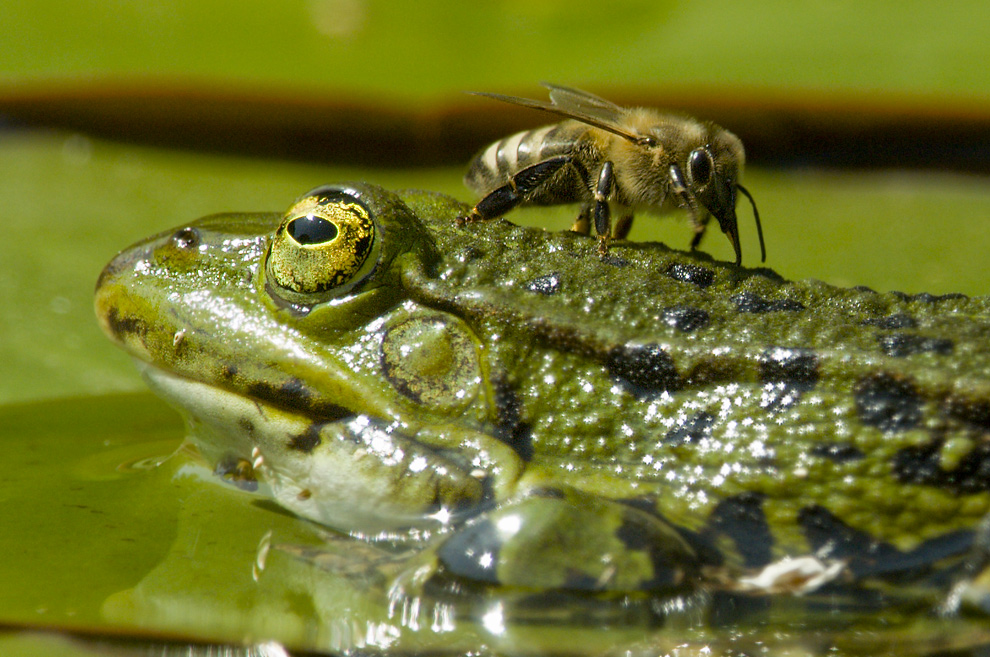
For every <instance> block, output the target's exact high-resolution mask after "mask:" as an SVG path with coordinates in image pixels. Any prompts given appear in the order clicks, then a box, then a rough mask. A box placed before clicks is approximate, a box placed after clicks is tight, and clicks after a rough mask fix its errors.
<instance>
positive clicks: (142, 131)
mask: <svg viewBox="0 0 990 657" xmlns="http://www.w3.org/2000/svg"><path fill="white" fill-rule="evenodd" d="M988 61H990V21H987V20H986V7H985V3H983V2H981V1H980V0H955V1H954V0H948V1H943V2H939V3H933V2H925V1H921V0H911V1H905V0H900V1H898V2H892V1H888V0H880V1H877V2H871V3H864V2H854V1H851V0H816V1H814V2H807V1H801V0H797V1H795V0H751V1H750V2H738V1H735V0H715V1H711V2H690V3H689V2H675V1H663V0H648V1H638V0H613V2H610V3H601V2H597V3H590V2H589V3H581V2H574V1H573V0H568V1H564V0H543V1H540V2H533V1H531V0H502V1H497V2H475V3H466V2H443V1H440V0H416V1H411V0H241V2H236V3H235V2H223V1H221V0H169V1H166V0H4V1H3V3H2V6H0V227H2V229H3V235H2V239H0V304H2V310H0V410H2V411H3V414H4V417H5V418H6V421H5V422H4V423H3V424H4V429H5V430H6V433H0V436H3V437H2V438H0V440H3V441H5V442H4V443H3V444H4V448H5V450H7V451H8V453H6V454H5V458H6V459H7V462H8V463H9V464H11V467H12V468H13V469H14V470H15V471H16V474H18V475H19V478H18V477H10V476H8V477H5V479H4V482H5V484H4V485H5V486H6V487H4V486H3V485H0V501H3V502H4V503H6V504H7V505H8V506H7V507H6V508H7V509H8V511H9V512H10V513H9V514H8V516H7V517H6V519H5V522H6V523H7V524H6V525H4V527H5V528H7V529H10V531H9V532H7V534H5V536H6V541H7V543H5V544H4V545H6V546H7V547H8V549H10V550H16V553H17V554H22V553H31V554H35V555H37V558H38V559H39V560H43V561H46V563H48V562H50V563H53V564H57V565H58V566H59V567H60V568H52V569H51V574H49V575H48V576H47V578H46V577H45V576H44V575H40V574H39V573H36V572H31V571H27V572H25V573H23V575H22V576H23V579H24V581H23V582H21V583H20V586H21V588H18V587H17V586H14V585H11V586H10V587H9V588H10V591H8V593H9V594H10V595H9V596H8V598H9V599H16V602H9V604H8V606H7V607H6V609H7V611H9V610H10V609H11V608H13V607H14V606H16V604H18V603H20V604H21V605H22V608H20V609H19V613H20V614H21V615H20V616H16V615H15V616H12V617H8V618H5V619H0V620H10V618H34V619H36V621H35V622H46V621H45V618H48V619H52V618H54V619H55V620H56V621H59V619H61V621H65V622H67V623H68V624H70V625H73V624H75V625H79V624H82V625H83V626H84V627H85V624H86V622H88V621H87V620H86V619H87V618H88V617H86V616H85V615H83V616H75V615H74V614H75V613H76V610H75V608H74V607H72V605H74V604H76V602H77V601H76V599H75V598H67V599H66V601H62V602H61V603H60V604H63V606H66V609H65V610H64V614H63V615H61V616H60V615H58V614H54V615H49V616H47V617H45V616H43V615H40V614H41V612H40V611H36V610H35V608H34V607H33V606H32V605H34V604H35V603H34V602H32V600H33V598H31V596H24V595H21V594H20V593H19V592H20V591H29V590H33V591H36V592H37V591H55V592H56V593H53V594H52V595H53V596H58V595H59V592H64V591H65V590H66V587H65V586H64V583H63V582H61V581H59V579H58V578H59V577H60V576H61V575H60V573H61V572H70V571H71V572H73V577H74V576H75V572H76V571H79V572H83V571H85V570H86V568H87V566H86V563H87V562H88V561H89V560H93V562H94V563H97V562H98V563H99V564H100V565H99V567H96V568H93V569H92V573H93V574H92V575H90V579H100V578H102V577H103V576H104V575H103V574H102V573H104V571H106V572H109V570H107V569H110V568H112V569H113V570H114V572H116V571H120V572H118V573H117V575H115V577H116V579H112V578H111V579H110V580H108V581H105V582H103V581H89V580H87V579H85V578H83V579H82V580H78V582H81V584H77V586H76V588H86V589H87V590H91V592H92V596H91V597H93V598H94V599H96V598H100V597H101V596H102V595H103V593H105V591H104V589H107V590H115V589H114V587H118V588H119V587H124V586H128V585H130V584H131V581H130V580H131V579H133V578H134V577H137V576H138V575H132V574H131V573H130V571H128V570H126V568H123V569H122V568H119V567H117V564H115V563H110V564H109V565H107V564H105V563H103V562H105V561H106V560H107V556H106V555H102V557H101V555H100V554H93V551H97V552H98V551H100V550H101V546H100V544H99V543H98V542H89V543H90V544H91V547H90V548H89V550H90V552H86V551H85V550H84V549H82V548H81V547H80V546H79V545H76V544H75V543H74V542H72V541H69V542H68V543H67V544H63V540H64V537H65V536H74V535H75V534H76V533H78V532H75V530H73V529H72V528H73V527H79V530H78V531H79V532H85V531H86V528H87V527H90V526H92V527H97V526H98V529H99V531H103V532H108V533H106V534H105V535H104V537H105V538H106V540H108V541H110V540H112V539H113V537H114V536H116V535H117V534H114V533H113V531H111V530H110V529H107V527H108V526H109V525H106V524H100V523H98V522H96V521H93V520H92V519H91V516H90V515H89V514H88V513H87V512H86V511H85V510H84V511H83V512H82V513H85V514H86V515H80V514H79V513H77V514H76V515H74V516H73V515H71V513H70V511H71V509H69V505H68V501H66V500H63V501H65V502H66V504H64V505H61V506H59V505H55V504H54V503H52V502H51V500H56V499H59V498H62V497H69V496H72V495H74V491H76V490H77V489H78V485H77V484H78V482H77V481H76V479H74V478H73V477H77V476H78V474H75V475H72V476H66V475H65V474H64V473H63V474H61V475H51V474H50V471H51V472H62V471H61V470H59V469H58V468H56V467H54V466H55V465H57V464H58V463H59V459H64V460H66V463H69V461H71V460H72V459H74V458H76V456H73V455H74V454H75V452H73V451H72V450H71V449H68V447H73V446H74V447H78V448H79V449H80V450H82V451H84V450H83V448H82V447H80V445H81V444H83V443H85V445H86V446H87V447H86V449H91V448H92V447H91V446H92V445H105V446H111V447H112V446H113V445H116V444H118V443H127V441H128V440H135V438H134V437H133V436H134V435H138V433H137V432H141V433H140V434H139V435H141V436H143V437H146V436H151V435H157V434H155V433H154V431H155V430H156V429H157V430H161V431H162V432H163V436H162V438H161V439H162V440H163V441H165V442H167V443H168V444H171V442H169V441H174V440H177V436H178V435H179V434H178V431H179V429H178V428H177V426H176V425H174V424H172V425H169V424H168V421H167V419H165V418H168V417H171V416H170V415H169V414H168V413H167V411H164V410H163V409H160V407H158V406H154V405H152V406H149V400H148V399H147V398H146V397H143V396H137V395H123V396H114V395H111V393H127V392H131V391H138V390H143V385H142V383H141V381H140V380H139V378H138V377H137V374H136V372H135V370H134V368H133V366H132V364H131V363H130V362H129V360H128V359H127V358H126V357H125V356H124V354H123V353H121V352H119V351H118V350H117V349H115V348H114V347H113V346H112V345H111V344H110V343H109V341H108V340H106V339H105V338H104V337H103V336H102V334H101V333H100V330H99V328H98V326H97V324H96V322H95V319H94V317H93V312H92V307H91V306H92V300H91V299H92V291H93V285H94V283H95V281H96V278H97V276H98V274H99V272H100V269H101V268H102V267H103V265H104V264H105V263H106V262H107V261H108V260H109V259H110V258H111V257H112V256H113V255H114V254H115V253H116V252H117V251H118V250H120V249H122V248H124V247H125V246H127V245H128V244H130V243H133V242H134V241H136V240H138V239H140V238H143V237H145V236H147V235H149V234H152V233H157V232H160V231H162V230H165V229H167V228H170V227H173V226H175V225H177V224H179V223H181V222H184V221H186V220H189V219H191V218H195V217H198V216H201V215H204V214H208V213H214V212H224V211H250V210H279V209H282V208H284V207H286V206H287V205H288V204H289V203H290V202H291V201H292V200H293V199H294V198H296V197H298V196H299V195H301V194H303V193H304V192H305V191H306V190H308V189H310V188H312V187H314V186H316V185H319V184H322V183H325V182H330V181H335V180H342V179H363V180H369V181H372V182H376V183H379V184H382V185H385V186H388V187H394V188H400V187H424V188H429V189H437V190H441V191H444V192H448V193H450V194H453V195H454V196H457V197H458V198H461V199H462V200H464V201H472V200H473V199H472V198H471V197H470V195H469V193H468V192H467V190H466V189H464V188H463V186H462V184H461V175H462V173H463V171H464V169H465V166H466V164H467V161H468V158H469V157H470V154H471V153H472V152H473V151H475V150H478V149H480V148H482V147H483V146H485V145H486V143H487V142H488V141H490V140H492V139H495V138H497V137H499V136H502V135H504V134H508V133H509V132H511V131H513V130H519V129H523V128H527V127H534V126H536V125H539V124H540V123H543V122H546V116H543V115H539V114H537V113H534V112H530V111H527V110H523V109H520V108H514V107H510V106H507V105H501V104H499V103H495V102H493V101H490V100H487V99H482V98H476V97H471V96H466V95H464V94H463V93H462V92H463V91H464V90H481V91H494V92H502V93H509V94H516V95H527V96H530V97H537V98H539V97H543V96H542V94H543V89H541V88H540V87H539V86H538V84H537V83H538V82H539V81H540V80H549V81H553V82H557V83H560V84H565V85H570V86H576V87H581V88H586V89H588V90H590V91H593V92H596V93H598V94H600V95H603V96H605V97H607V98H610V99H613V100H615V101H616V102H622V103H643V104H651V105H655V106H659V107H669V108H672V109H683V110H687V111H690V112H692V113H694V114H696V115H699V116H701V117H703V118H710V119H713V120H717V121H718V122H720V123H721V124H722V125H724V126H725V127H727V128H729V129H730V130H733V131H735V132H737V133H738V134H740V136H742V137H743V140H744V142H745V143H746V145H747V153H748V157H749V166H748V168H747V171H746V176H745V184H746V186H747V187H748V188H749V189H750V190H751V191H752V193H753V194H754V196H755V198H756V200H757V202H758V204H759V207H760V211H761V215H762V217H763V227H764V232H765V234H766V241H767V251H768V262H767V264H768V265H769V266H771V267H773V268H774V269H776V270H777V271H779V272H780V273H781V274H783V275H784V276H786V277H788V278H818V279H822V280H825V281H828V282H831V283H835V284H840V285H856V284H863V285H869V286H871V287H873V288H875V289H878V290H891V289H899V290H903V291H905V292H919V291H929V292H934V293H946V292H964V293H967V294H971V295H976V294H987V293H988V288H990V285H988V278H990V276H988V274H990V264H988V258H987V253H988V251H990V188H988V185H987V177H986V176H987V171H988V170H990V146H988V144H990V68H988V66H987V62H988ZM572 214H573V209H570V208H564V209H561V210H526V211H519V212H516V213H514V215H513V216H512V217H511V218H512V219H513V220H514V221H518V222H520V223H529V224H533V225H542V226H547V227H548V228H552V229H563V228H566V227H567V226H568V225H569V223H570V219H571V216H572ZM739 216H740V228H741V232H742V246H743V263H744V264H745V265H747V266H756V265H757V264H758V257H757V253H758V249H757V241H756V234H755V230H754V227H753V225H752V222H751V220H750V215H749V209H748V207H746V206H745V204H742V205H741V206H740V212H739ZM632 237H633V239H639V240H648V239H650V240H652V239H656V240H662V241H665V242H667V243H668V244H670V245H672V246H675V247H679V248H685V247H686V246H687V245H688V243H689V241H690V229H689V227H688V225H687V222H686V221H685V218H684V217H683V216H676V217H672V218H669V219H664V220H662V221H654V220H651V219H650V218H643V219H642V220H640V221H639V222H638V223H637V226H636V228H635V229H634V232H633V235H632ZM702 248H703V249H704V250H706V251H708V252H710V253H711V254H712V255H714V256H715V257H717V258H721V259H731V257H732V253H731V249H730V247H729V245H728V243H727V241H726V240H725V239H724V238H723V237H722V236H721V235H719V234H718V233H717V231H712V234H711V235H710V236H709V237H707V238H706V240H705V242H704V243H703V245H702ZM70 397H74V398H76V399H68V398H70ZM156 409H157V410H156ZM11 418H13V420H12V419H11ZM108 423H112V426H113V428H114V430H113V431H108V430H107V429H106V426H107V424H108ZM121 436H131V437H130V438H126V439H125V438H121ZM141 439H144V438H141ZM66 441H72V443H71V445H67V446H65V447H63V448H62V449H61V450H59V449H57V448H56V447H54V446H58V445H65V443H66ZM77 443H78V444H77ZM14 447H16V448H17V449H16V450H15V449H13V448H14ZM34 450H37V452H35V451H34ZM53 454H54V455H55V457H53V456H52V455H53ZM118 455H119V452H117V451H114V450H113V449H111V451H110V453H109V455H107V456H106V457H105V459H104V460H106V463H105V464H104V465H107V468H109V467H110V465H109V464H110V460H111V459H112V458H113V459H116V458H117V457H118ZM101 463H103V462H102V461H101ZM117 463H118V461H114V462H113V464H112V465H116V464H117ZM43 466H45V467H43ZM46 467H47V469H46ZM65 467H66V468H69V469H70V470H71V468H73V467H75V466H74V465H71V464H68V465H66V466H65ZM101 473H102V470H101ZM115 476H116V475H115ZM39 480H41V481H40V482H39ZM151 483H152V484H155V485H158V484H157V483H156V482H155V481H153V480H152V481H151ZM114 490H116V489H114ZM121 490H127V489H126V488H122V489H121ZM216 490H217V491H222V490H223V489H221V488H219V487H217V489H216ZM211 491H212V488H211ZM129 494H133V491H132V492H131V493H129ZM211 494H212V492H211ZM218 494H219V493H218ZM178 497H180V496H178V495H176V496H171V495H170V494H168V493H166V494H165V495H161V494H160V492H159V490H158V489H157V488H156V489H155V490H154V491H152V492H150V493H149V494H148V499H158V500H160V501H161V503H162V506H164V507H169V508H170V505H171V504H172V502H173V501H174V500H175V499H177V498H178ZM142 499H144V498H142ZM117 502H119V504H117ZM32 505H35V506H32ZM130 505H131V500H130V499H129V498H127V499H121V500H116V499H115V501H114V504H111V505H110V506H109V507H108V508H110V509H111V510H112V511H113V513H115V514H116V515H114V516H113V517H112V518H109V519H108V520H107V522H113V523H116V529H115V530H114V531H116V532H117V533H118V534H120V533H125V534H128V536H129V535H130V534H134V535H137V536H139V537H140V541H139V542H138V543H135V544H134V545H138V546H140V547H139V549H137V550H136V551H135V553H136V554H137V556H134V555H133V554H132V555H130V556H129V558H131V559H135V558H140V559H143V560H144V561H142V562H141V564H138V565H141V566H146V564H145V563H144V562H145V561H146V562H147V563H154V562H155V561H156V560H157V559H158V557H159V554H158V552H156V551H155V549H160V550H165V549H166V547H167V546H168V543H169V540H170V538H169V536H168V532H169V531H171V525H170V524H169V522H170V521H169V520H167V518H170V517H171V516H169V515H168V514H167V513H164V512H162V513H159V511H155V512H154V513H149V512H147V511H146V507H140V508H130ZM138 506H140V504H139V505H138ZM241 506H244V509H242V510H253V507H252V508H250V509H249V508H248V507H247V506H246V505H241ZM123 507H128V508H130V511H129V513H131V514H133V515H134V517H131V516H130V515H127V514H126V513H124V514H121V512H120V511H119V508H123ZM80 508H81V507H80ZM97 508H99V507H98V505H97ZM238 508H240V506H239V507H238ZM47 509H53V510H59V509H60V511H53V512H52V513H50V514H46V510H47ZM14 510H16V511H17V512H18V513H17V514H16V517H17V518H19V519H20V520H19V522H21V523H22V524H21V525H17V524H12V521H11V518H14V517H15V514H14V513H13V511H14ZM139 516H140V517H139ZM163 519H164V520H163ZM67 522H68V523H69V524H66V523H67ZM71 523H77V524H71ZM94 523H95V524H94ZM17 527H24V528H31V529H33V530H34V531H33V533H31V529H25V530H24V531H22V532H21V533H18V531H17ZM25 532H26V533H25ZM159 534H161V536H160V537H159ZM56 536H57V537H58V540H55V539H54V538H53V537H56ZM29 538H30V541H29V540H28V539H29ZM128 540H130V539H129V538H128ZM32 541H33V542H32ZM28 545H30V546H33V547H27V546H28ZM130 545H131V544H130V543H128V544H127V546H128V547H130ZM149 545H154V546H157V547H156V548H154V549H153V548H151V547H149ZM0 547H2V546H0ZM118 547H119V546H118ZM249 547H250V546H249ZM49 549H50V550H51V553H50V556H49V552H48V551H47V550H49ZM142 550H143V552H142ZM12 553H13V552H12ZM67 553H68V554H67ZM101 558H102V561H100V559H101ZM12 563H15V564H18V563H20V562H16V561H13V562H12ZM18 567H19V566H16V565H15V566H12V568H18ZM128 567H129V568H131V569H132V570H134V571H135V572H137V569H136V566H135V564H130V566H128ZM100 568H103V569H104V570H101V569H100ZM42 580H44V581H42ZM118 580H127V581H118ZM5 582H6V583H7V584H11V581H8V580H5ZM39 583H40V584H44V585H45V586H47V587H48V588H45V587H44V586H39ZM101 587H103V588H101ZM89 611H90V613H91V614H92V613H95V612H94V609H90V610H89ZM97 611H98V610H97ZM60 613H61V612H60ZM49 622H51V621H50V620H49ZM90 629H92V628H91V627H90ZM5 638H9V637H4V636H2V635H0V643H2V644H3V647H2V649H0V652H3V653H4V654H5V655H7V654H53V652H52V651H53V650H54V648H53V646H52V645H49V644H47V643H46V641H45V640H44V639H43V638H41V639H38V644H39V645H34V644H32V643H31V640H30V638H28V639H25V638H24V637H15V638H14V641H13V642H11V641H6V642H5V641H4V639H5ZM54 641H55V642H56V643H58V642H61V641H62V640H61V639H60V638H57V637H56V638H55V639H54ZM15 644H16V645H15ZM18 651H19V652H18ZM58 653H59V654H69V652H68V648H66V647H65V646H60V647H58ZM72 654H76V653H72Z"/></svg>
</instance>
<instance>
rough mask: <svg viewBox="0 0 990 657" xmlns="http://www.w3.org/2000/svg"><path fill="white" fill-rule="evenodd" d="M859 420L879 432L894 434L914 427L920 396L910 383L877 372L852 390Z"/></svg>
mask: <svg viewBox="0 0 990 657" xmlns="http://www.w3.org/2000/svg"><path fill="white" fill-rule="evenodd" d="M853 394H854V398H855V401H856V413H857V415H858V416H859V421H860V422H862V423H863V424H865V425H867V426H871V427H877V428H878V429H880V430H881V431H886V432H891V433H896V432H899V431H908V430H909V429H913V428H915V427H916V426H918V423H919V422H920V421H921V417H922V407H921V406H922V399H921V396H920V395H919V394H918V389H917V388H916V387H915V385H914V383H913V382H912V381H911V380H910V379H908V378H906V377H901V376H897V375H894V374H888V373H886V372H881V373H879V374H870V375H868V376H865V377H863V378H861V379H860V380H859V382H858V383H857V384H856V387H855V388H854V390H853Z"/></svg>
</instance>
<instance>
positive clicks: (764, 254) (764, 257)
mask: <svg viewBox="0 0 990 657" xmlns="http://www.w3.org/2000/svg"><path fill="white" fill-rule="evenodd" d="M736 189H738V190H739V191H740V192H742V193H743V194H745V195H746V198H748V199H749V204H750V205H752V206H753V216H754V217H755V218H756V234H757V235H759V236H760V262H766V261H767V247H765V246H764V245H763V226H761V225H760V211H759V210H757V209H756V201H754V200H753V195H752V194H750V193H749V192H748V191H747V190H746V188H745V187H743V186H742V185H740V184H738V183H737V184H736Z"/></svg>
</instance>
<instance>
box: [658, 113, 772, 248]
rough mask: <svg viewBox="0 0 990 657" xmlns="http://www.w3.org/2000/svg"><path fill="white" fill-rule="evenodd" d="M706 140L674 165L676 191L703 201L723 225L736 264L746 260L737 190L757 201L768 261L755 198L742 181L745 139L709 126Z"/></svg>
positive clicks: (700, 201)
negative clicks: (681, 161) (741, 234)
mask: <svg viewBox="0 0 990 657" xmlns="http://www.w3.org/2000/svg"><path fill="white" fill-rule="evenodd" d="M709 129H710V132H709V134H708V138H707V139H706V140H705V143H704V144H702V145H699V146H697V147H695V148H693V149H691V150H690V151H689V152H688V154H687V158H686V160H685V162H684V163H683V164H682V165H678V164H672V165H671V167H670V177H671V183H672V184H673V188H674V190H675V192H678V193H680V194H681V195H683V196H684V197H686V198H687V201H688V204H689V205H694V204H695V203H698V204H701V205H702V206H704V208H705V209H706V210H708V211H709V212H710V213H711V214H712V215H713V216H714V217H715V218H716V219H717V220H718V225H719V228H721V229H722V232H723V233H725V235H726V237H728V238H729V242H730V243H731V244H732V248H733V250H734V251H735V254H736V264H737V265H738V264H740V263H741V262H742V249H741V248H740V246H739V226H738V222H737V221H736V199H737V195H736V190H740V191H742V193H743V194H745V195H746V197H747V198H748V199H749V200H750V203H752V204H753V213H754V215H755V217H756V227H757V230H758V231H759V236H760V253H761V256H762V259H763V261H764V262H765V261H766V258H767V255H766V248H765V247H764V244H763V229H762V227H761V226H760V215H759V213H758V212H757V210H756V204H755V203H753V197H752V196H750V194H749V192H748V191H746V189H745V188H744V187H742V186H741V185H740V184H739V182H738V181H739V173H740V171H741V170H742V167H743V163H744V162H745V154H744V152H743V146H742V142H741V141H740V140H739V138H738V137H736V136H735V135H734V134H732V133H731V132H729V131H728V130H723V129H722V128H719V127H718V126H714V125H712V126H709Z"/></svg>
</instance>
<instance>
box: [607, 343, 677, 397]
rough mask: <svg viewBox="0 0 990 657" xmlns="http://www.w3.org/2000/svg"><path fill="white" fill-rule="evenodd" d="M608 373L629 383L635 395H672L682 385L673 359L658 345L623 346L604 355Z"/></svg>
mask: <svg viewBox="0 0 990 657" xmlns="http://www.w3.org/2000/svg"><path fill="white" fill-rule="evenodd" d="M605 365H606V367H608V371H609V374H611V375H612V376H614V377H616V378H618V379H620V380H621V381H623V382H624V383H627V384H629V385H630V386H631V387H632V388H633V391H634V392H636V393H638V394H646V393H651V392H665V391H667V392H673V391H675V390H678V389H679V388H680V387H681V385H682V383H683V382H682V380H681V376H680V374H678V372H677V368H676V367H674V359H673V358H671V356H670V354H668V353H667V352H666V351H664V350H663V348H662V347H661V346H660V345H658V344H652V343H651V344H643V345H637V344H626V345H622V346H619V347H614V348H612V349H611V350H610V351H609V352H608V354H607V356H606V362H605Z"/></svg>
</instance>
